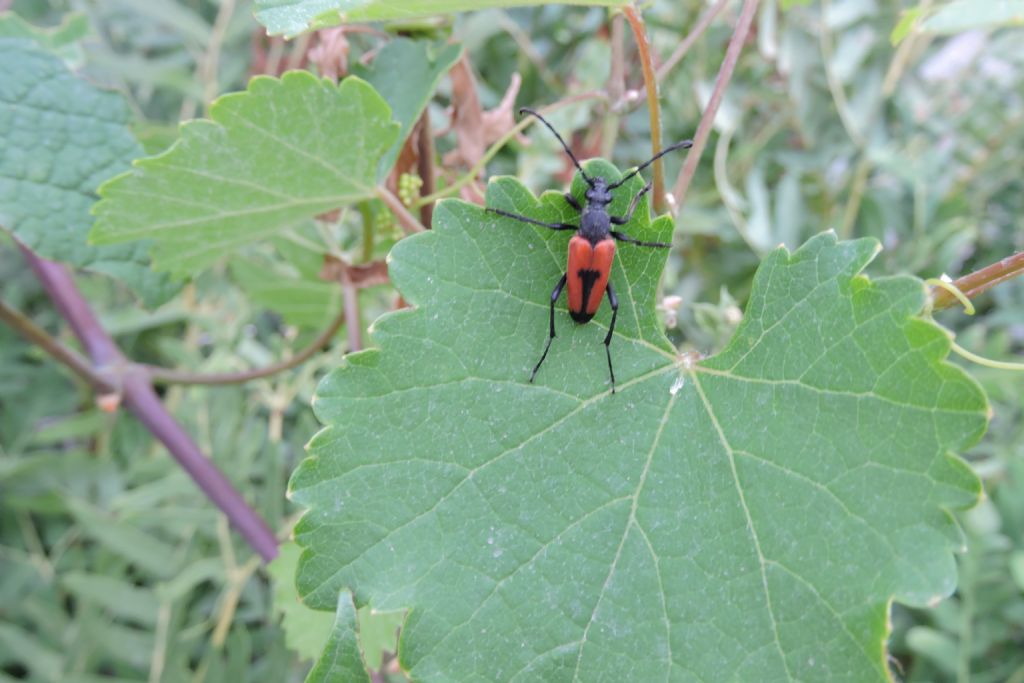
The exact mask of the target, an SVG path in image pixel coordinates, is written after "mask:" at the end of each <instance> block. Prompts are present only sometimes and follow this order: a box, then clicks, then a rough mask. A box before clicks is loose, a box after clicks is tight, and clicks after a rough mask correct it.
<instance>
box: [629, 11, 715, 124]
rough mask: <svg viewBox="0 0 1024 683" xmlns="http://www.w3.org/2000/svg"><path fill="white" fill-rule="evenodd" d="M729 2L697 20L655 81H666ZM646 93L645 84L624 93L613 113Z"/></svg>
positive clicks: (655, 74)
mask: <svg viewBox="0 0 1024 683" xmlns="http://www.w3.org/2000/svg"><path fill="white" fill-rule="evenodd" d="M729 2H730V0H718V1H717V2H716V3H715V4H714V5H712V6H711V7H710V8H709V9H708V11H706V12H705V13H704V14H702V15H701V16H700V18H699V19H698V20H697V23H696V24H694V26H693V29H692V30H691V31H690V32H689V33H687V34H686V37H685V38H683V42H681V43H679V45H677V46H676V49H675V50H673V51H672V54H671V55H669V58H668V59H666V60H665V62H664V63H663V64H662V65H661V66H659V67H658V68H657V69H655V71H654V80H655V81H656V82H657V83H659V84H660V83H661V82H662V81H663V80H665V78H666V77H667V76H668V74H669V72H670V71H672V69H674V68H675V67H676V66H677V65H678V64H679V62H681V61H683V57H685V56H686V55H687V53H688V52H689V51H690V48H691V47H693V46H694V44H695V43H696V42H697V41H698V40H699V39H700V37H701V36H702V35H704V32H705V31H707V30H708V27H709V26H711V23H712V22H713V21H714V20H715V17H717V16H718V15H719V14H721V12H722V10H723V9H725V6H726V5H728V4H729ZM646 91H647V84H646V83H645V84H644V86H643V87H642V88H640V90H635V91H633V92H629V93H624V94H623V95H622V96H621V97H619V98H617V99H616V98H613V101H614V102H615V103H614V104H613V105H612V107H611V109H612V111H614V112H619V111H622V110H623V109H625V108H627V107H630V106H631V105H633V104H635V103H636V102H638V101H639V100H640V96H641V95H642V94H645V93H646Z"/></svg>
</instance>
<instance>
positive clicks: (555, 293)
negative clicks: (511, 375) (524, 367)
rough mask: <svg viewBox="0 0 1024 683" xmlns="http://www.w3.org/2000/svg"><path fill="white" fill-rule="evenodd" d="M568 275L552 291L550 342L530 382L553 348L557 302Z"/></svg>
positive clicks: (535, 366)
mask: <svg viewBox="0 0 1024 683" xmlns="http://www.w3.org/2000/svg"><path fill="white" fill-rule="evenodd" d="M566 278H567V275H563V276H562V279H561V280H559V281H558V284H557V285H555V288H554V289H553V290H552V291H551V328H550V330H549V331H548V343H547V346H545V347H544V353H542V354H541V356H540V360H539V361H537V364H536V365H534V366H533V372H531V373H530V382H531V383H532V382H533V378H534V377H536V376H537V371H538V370H540V364H541V363H543V362H544V359H545V358H547V357H548V350H549V349H550V348H551V340H552V339H554V338H555V302H556V301H558V297H560V296H561V295H562V288H563V287H565V280H566Z"/></svg>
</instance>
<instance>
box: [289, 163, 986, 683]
mask: <svg viewBox="0 0 1024 683" xmlns="http://www.w3.org/2000/svg"><path fill="white" fill-rule="evenodd" d="M588 171H589V172H590V173H592V174H600V175H604V176H606V177H608V178H615V177H617V171H616V170H615V169H614V168H613V167H611V166H610V165H608V164H607V163H606V162H600V161H592V162H590V164H589V167H588ZM640 185H641V181H640V180H639V179H637V178H634V179H633V181H632V182H630V183H629V184H628V185H627V186H625V187H627V188H628V189H626V190H620V193H619V196H618V197H617V198H616V202H615V204H614V205H613V207H612V213H613V214H617V215H621V214H622V213H623V212H624V209H625V205H626V203H627V202H628V200H629V195H630V193H632V192H636V191H637V190H638V189H639V187H640ZM582 189H583V185H582V182H581V181H580V179H579V178H578V177H577V179H576V181H575V182H574V186H573V191H574V193H575V195H576V197H577V198H581V196H582ZM488 205H489V206H494V207H499V208H504V209H506V210H510V211H517V212H520V213H525V214H528V215H531V216H534V217H536V218H538V219H540V220H547V221H564V220H571V219H573V217H574V216H573V212H572V211H571V210H569V209H568V207H567V206H566V205H565V201H564V199H563V198H562V197H561V196H560V195H559V194H557V193H550V192H549V193H545V194H544V195H543V196H542V197H541V199H540V200H539V201H538V200H537V199H535V198H534V197H533V196H532V195H531V194H530V193H529V192H528V191H527V190H526V188H525V187H523V186H522V185H521V184H520V183H519V182H518V181H517V180H514V179H510V178H502V179H497V180H495V181H492V182H491V184H490V186H489V187H488ZM434 215H435V218H434V226H435V229H434V230H431V231H429V232H427V233H423V234H419V235H416V236H414V237H412V238H410V239H406V240H404V241H402V242H401V243H399V244H398V246H396V248H395V249H394V250H393V252H392V259H391V262H390V273H391V277H392V280H393V281H394V283H395V285H396V286H397V287H398V288H399V290H400V291H401V292H402V294H403V296H404V297H405V298H406V300H407V301H409V302H410V303H411V304H413V305H414V306H416V308H415V309H414V310H406V311H400V312H397V313H394V314H390V315H387V316H384V317H383V318H381V319H380V320H378V321H377V322H376V323H375V324H374V330H373V336H374V339H375V341H376V342H377V343H378V344H379V346H380V348H379V349H376V350H368V351H364V352H361V353H357V354H353V355H351V356H349V357H348V358H347V362H346V364H345V365H344V366H343V367H341V368H339V369H337V370H335V371H334V372H332V373H331V374H329V375H328V376H327V377H326V378H325V379H324V380H323V381H322V383H321V384H320V386H319V388H318V390H317V393H316V396H315V398H314V407H315V409H316V412H317V415H318V417H319V418H320V420H321V421H322V422H323V423H324V424H325V425H326V427H325V428H324V429H323V430H322V431H321V432H320V433H319V434H317V435H316V436H315V437H314V438H313V439H312V440H311V442H310V445H309V452H310V455H309V457H308V458H307V459H306V460H305V461H304V462H303V463H302V464H301V465H300V467H299V468H298V469H297V471H296V472H295V474H294V475H293V477H292V481H291V484H290V495H291V497H292V499H293V500H294V501H295V502H296V503H298V504H300V505H303V506H305V507H306V508H307V512H306V513H305V516H304V517H303V518H302V520H301V522H300V523H299V524H298V525H297V527H296V530H295V537H296V540H297V542H298V543H299V544H300V545H301V546H303V547H304V552H303V556H302V558H301V561H300V565H299V571H298V576H297V583H298V587H299V592H300V594H302V595H303V597H304V600H305V602H306V604H309V605H310V606H312V607H316V608H318V609H333V608H334V607H335V602H336V599H337V596H338V593H339V591H341V590H343V589H350V590H351V591H352V592H353V594H354V595H355V596H356V601H357V603H358V604H370V605H372V606H374V607H375V608H377V609H381V610H389V609H400V608H409V609H410V611H409V613H408V616H407V619H406V622H405V626H404V630H403V633H402V641H401V649H400V661H401V663H402V666H403V667H404V668H405V669H406V670H407V671H408V672H409V675H410V676H411V678H412V679H413V680H417V681H448V680H502V681H529V680H538V681H540V680H543V681H568V680H586V681H594V680H609V681H625V680H630V681H650V680H693V681H698V680H704V681H753V680H756V681H795V680H805V681H807V680H814V681H825V680H827V681H856V682H857V683H862V682H864V681H889V680H890V675H889V672H888V670H887V663H886V654H885V638H886V636H887V632H888V614H887V612H888V606H889V603H890V601H891V600H892V599H896V600H899V601H901V602H904V603H907V604H910V605H924V604H927V603H929V602H932V601H934V600H936V599H938V598H940V597H942V596H945V595H948V594H949V593H950V592H951V591H952V590H953V588H954V586H955V580H956V568H955V563H954V559H953V555H952V553H953V551H955V550H957V549H958V548H960V547H961V546H962V537H961V533H960V531H959V529H958V527H957V526H956V523H955V521H954V520H953V518H952V516H951V514H950V512H949V511H950V510H951V509H954V508H961V507H966V506H969V505H971V504H973V503H974V502H976V500H977V498H978V496H979V495H980V484H979V482H978V480H977V478H976V477H975V476H974V474H973V473H972V472H971V470H970V468H969V467H968V466H967V465H966V464H965V463H964V462H963V461H962V460H960V459H959V458H958V457H956V456H955V455H954V454H953V451H955V450H958V449H962V448H965V447H967V446H969V445H970V444H972V443H973V442H975V441H976V440H977V439H978V438H980V435H981V434H982V433H983V431H984V429H985V426H986V422H987V403H986V400H985V397H984V395H983V394H982V392H981V390H980V389H979V387H978V386H977V385H976V383H975V382H974V381H973V380H971V379H970V378H969V377H968V376H967V375H966V374H965V373H964V372H963V371H961V370H960V369H958V368H957V367H955V366H953V365H951V364H949V363H947V362H946V361H945V357H946V355H947V353H948V351H949V344H950V341H949V337H948V335H947V334H946V333H945V332H944V331H942V330H941V329H940V328H938V327H937V326H935V325H934V324H933V323H931V322H927V321H925V320H922V319H919V318H917V317H916V315H917V314H918V313H919V312H920V311H921V309H922V306H923V304H924V301H925V298H924V297H925V290H924V287H923V284H922V283H921V282H920V281H919V280H917V279H916V278H912V277H885V278H877V279H874V280H870V279H868V278H867V277H865V276H863V275H861V274H860V271H861V270H862V269H863V268H864V267H865V266H866V265H867V263H868V262H870V261H871V259H872V258H873V257H874V255H875V254H876V252H877V249H878V245H877V243H876V242H875V241H873V240H870V239H862V240H857V241H852V242H837V240H836V238H835V236H834V235H833V234H831V233H825V234H822V235H819V236H817V237H814V238H813V239H811V240H809V241H808V242H807V243H806V244H804V245H803V246H802V247H801V248H800V249H798V250H797V251H795V252H793V253H790V252H788V251H786V250H785V249H784V248H779V249H777V250H775V251H773V252H771V253H770V254H769V255H768V256H767V257H766V259H765V260H764V262H763V263H762V265H761V267H760V268H759V270H758V272H757V274H756V276H755V279H754V285H753V290H752V293H751V298H750V301H749V303H748V305H747V310H746V315H745V318H744V321H743V322H742V324H741V325H740V327H739V329H738V330H737V332H736V334H735V336H734V338H733V339H732V341H731V342H730V343H729V344H728V345H727V347H726V348H725V349H724V350H723V351H722V352H721V353H719V354H718V355H716V356H713V357H711V358H708V359H706V360H703V361H700V362H697V363H694V362H692V361H691V360H690V359H688V358H687V357H686V356H677V355H676V353H674V351H673V349H672V348H671V347H670V345H669V344H668V342H667V340H666V339H665V337H664V336H663V333H662V332H661V330H660V328H659V325H658V321H657V317H656V315H655V310H654V297H655V292H656V287H657V281H658V277H659V275H660V272H661V269H662V268H663V266H664V262H665V259H666V253H665V251H664V250H655V249H644V248H640V247H636V246H633V245H629V244H621V245H620V248H619V250H618V255H617V258H616V263H615V266H614V268H613V274H612V282H613V283H614V284H615V286H616V289H617V290H618V293H619V298H620V305H621V307H620V311H619V323H618V326H617V328H616V335H615V338H614V340H613V342H612V352H613V354H614V360H615V364H616V365H615V369H616V375H617V379H618V393H617V394H615V395H611V394H610V393H609V391H608V389H609V387H608V379H607V369H606V367H605V358H604V348H603V346H602V343H601V342H602V339H603V336H604V334H605V330H606V329H607V324H608V322H609V311H608V307H607V306H606V305H605V306H602V309H601V310H600V311H599V313H598V315H597V316H596V318H595V320H594V322H592V323H590V324H587V325H582V326H576V325H573V324H572V323H571V322H570V321H569V318H568V316H567V314H566V311H565V309H564V308H563V307H562V305H561V304H559V307H558V308H557V311H556V319H555V322H556V326H557V332H558V336H557V337H556V339H555V340H554V344H553V345H552V348H551V353H550V355H549V356H548V359H547V361H546V365H545V366H544V367H543V368H542V369H541V371H540V373H539V375H538V376H537V380H536V383H535V384H533V385H531V384H529V383H528V382H527V378H528V377H529V373H530V369H531V367H532V366H533V364H534V363H535V362H536V360H537V358H538V356H539V354H540V352H541V349H542V347H543V343H544V339H545V336H546V333H547V324H548V321H547V318H548V305H547V302H548V300H549V294H550V292H551V288H552V287H553V285H554V284H555V282H556V280H557V279H558V277H559V276H560V275H561V273H562V272H563V268H564V264H565V252H566V241H567V238H566V235H565V233H556V232H553V231H549V230H547V229H544V228H534V227H532V226H529V225H524V224H522V223H519V222H516V221H513V220H510V219H505V218H501V217H498V216H496V215H494V214H489V213H485V212H484V211H483V209H481V208H480V207H477V206H473V205H469V204H466V203H462V202H460V201H455V200H446V201H444V202H442V203H440V204H439V205H438V207H437V209H436V211H435V214H434ZM646 216H647V207H646V202H644V203H643V204H642V205H641V207H640V208H639V210H638V211H637V216H636V217H635V218H634V219H633V220H632V221H631V222H630V224H629V225H627V226H625V227H624V231H625V232H626V233H627V234H629V235H632V236H634V237H637V238H640V239H648V240H651V239H653V240H665V239H667V238H669V236H670V234H671V220H670V219H669V218H668V217H661V218H658V219H657V220H655V221H653V222H650V221H649V219H648V218H647V217H646ZM381 491H388V492H389V495H387V496H382V495H381Z"/></svg>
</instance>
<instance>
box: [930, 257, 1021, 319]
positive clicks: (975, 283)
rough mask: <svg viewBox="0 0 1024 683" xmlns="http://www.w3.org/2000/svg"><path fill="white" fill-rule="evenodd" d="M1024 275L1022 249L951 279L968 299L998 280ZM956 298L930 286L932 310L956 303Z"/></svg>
mask: <svg viewBox="0 0 1024 683" xmlns="http://www.w3.org/2000/svg"><path fill="white" fill-rule="evenodd" d="M1021 275H1024V251H1019V252H1017V253H1016V254H1014V255H1012V256H1007V257H1006V258H1004V259H1002V260H1000V261H996V262H995V263H993V264H991V265H988V266H985V267H984V268H982V269H981V270H976V271H974V272H973V273H970V274H968V275H964V276H963V277H961V278H957V279H956V280H954V281H953V285H954V286H955V287H956V288H957V289H959V290H960V291H961V292H963V293H964V295H965V296H966V297H967V298H968V299H973V298H975V297H976V296H978V295H979V294H981V293H983V292H987V291H988V290H990V289H992V288H993V287H995V286H996V285H998V284H999V283H1000V282H1006V281H1007V280H1010V279H1013V278H1015V277H1019V276H1021ZM958 303H959V302H958V301H957V298H956V297H955V296H953V294H951V293H950V292H948V291H946V290H945V289H942V288H941V287H933V288H932V310H935V311H938V310H941V309H944V308H950V307H952V306H955V305H957V304H958Z"/></svg>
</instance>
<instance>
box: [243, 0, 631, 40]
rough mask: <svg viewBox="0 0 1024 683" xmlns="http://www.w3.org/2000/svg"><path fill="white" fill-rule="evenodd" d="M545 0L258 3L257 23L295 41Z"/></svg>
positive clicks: (584, 1)
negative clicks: (333, 30) (335, 29)
mask: <svg viewBox="0 0 1024 683" xmlns="http://www.w3.org/2000/svg"><path fill="white" fill-rule="evenodd" d="M626 2H627V0H565V2H564V3H563V4H565V5H596V6H607V7H615V6H621V5H625V4H626ZM543 4H545V2H544V0H427V1H426V2H424V1H423V0H256V8H255V14H256V20H257V21H258V22H260V23H261V24H263V25H264V26H266V27H267V33H268V34H269V35H272V36H277V35H284V36H285V37H287V38H293V37H295V36H297V35H299V34H300V33H302V32H303V31H307V30H310V29H318V28H325V27H327V26H335V25H337V24H341V23H344V22H349V21H389V20H392V19H399V20H405V21H407V20H411V19H421V18H423V17H430V16H434V15H437V14H452V13H454V12H470V11H474V10H481V9H487V8H489V7H526V6H530V5H543Z"/></svg>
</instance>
